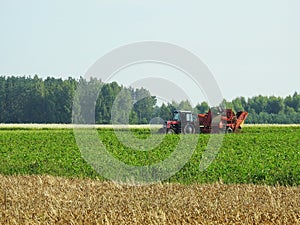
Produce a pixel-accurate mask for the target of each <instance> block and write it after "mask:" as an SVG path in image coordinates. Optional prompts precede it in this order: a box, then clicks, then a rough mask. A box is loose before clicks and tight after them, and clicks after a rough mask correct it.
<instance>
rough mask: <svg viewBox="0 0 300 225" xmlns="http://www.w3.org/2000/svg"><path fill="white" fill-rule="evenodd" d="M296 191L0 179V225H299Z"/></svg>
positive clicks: (298, 192) (40, 178)
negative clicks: (134, 185)
mask: <svg viewBox="0 0 300 225" xmlns="http://www.w3.org/2000/svg"><path fill="white" fill-rule="evenodd" d="M299 199H300V187H279V186H278V187H269V186H255V185H224V184H220V183H218V184H211V185H191V186H184V185H178V184H163V185H162V184H156V185H152V186H140V187H133V186H120V185H117V184H113V183H110V182H98V181H93V180H80V179H65V178H55V177H51V176H2V175H0V212H1V213H0V224H300V201H299Z"/></svg>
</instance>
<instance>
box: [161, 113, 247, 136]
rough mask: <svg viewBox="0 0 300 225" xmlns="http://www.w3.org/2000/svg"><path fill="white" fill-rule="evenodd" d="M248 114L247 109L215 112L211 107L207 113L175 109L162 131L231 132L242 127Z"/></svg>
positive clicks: (190, 132)
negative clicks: (236, 111) (235, 111)
mask: <svg viewBox="0 0 300 225" xmlns="http://www.w3.org/2000/svg"><path fill="white" fill-rule="evenodd" d="M247 115H248V112H246V111H240V112H238V113H237V114H235V113H234V112H233V110H232V109H226V110H224V111H221V112H218V113H213V112H212V110H211V109H210V110H209V111H208V112H207V113H205V114H193V113H192V112H191V111H181V110H174V111H173V112H172V118H171V119H170V120H168V121H166V122H165V124H164V126H163V128H161V129H160V132H161V133H167V134H181V133H182V134H195V133H196V134H198V133H221V132H226V133H231V132H236V131H237V130H238V129H241V127H242V125H243V124H244V122H245V120H246V118H247Z"/></svg>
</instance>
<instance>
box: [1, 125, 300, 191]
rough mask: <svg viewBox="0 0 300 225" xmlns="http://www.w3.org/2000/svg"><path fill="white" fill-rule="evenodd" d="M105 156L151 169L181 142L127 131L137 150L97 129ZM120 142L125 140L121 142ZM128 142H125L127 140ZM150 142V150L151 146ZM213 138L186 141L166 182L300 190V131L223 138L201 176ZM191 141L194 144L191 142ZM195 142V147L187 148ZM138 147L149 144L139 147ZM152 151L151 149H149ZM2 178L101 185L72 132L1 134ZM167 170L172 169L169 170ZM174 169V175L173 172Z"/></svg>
mask: <svg viewBox="0 0 300 225" xmlns="http://www.w3.org/2000/svg"><path fill="white" fill-rule="evenodd" d="M97 131H98V135H99V139H100V140H102V142H103V144H104V146H105V148H106V150H107V152H109V154H110V155H111V156H112V157H113V158H115V159H117V161H120V162H124V163H125V164H128V165H132V166H135V167H141V166H149V165H153V164H157V163H159V162H162V161H163V160H165V159H167V158H168V157H170V156H171V155H172V154H173V153H174V151H175V149H176V148H177V147H178V145H179V142H180V140H181V138H182V137H183V136H181V135H167V136H161V135H158V134H151V132H150V131H149V130H147V129H131V130H130V131H131V132H128V130H127V131H126V130H124V132H123V133H122V132H121V134H124V135H125V139H126V135H128V134H130V135H131V136H132V135H133V136H134V137H135V138H136V142H134V143H133V142H132V144H133V145H134V146H130V145H126V144H124V142H121V141H120V140H119V139H120V137H121V136H122V135H120V133H119V134H118V133H115V131H114V130H113V129H98V130H97ZM121 138H122V137H121ZM123 138H124V137H123ZM150 138H151V141H152V142H153V143H152V144H151V143H150V144H149V143H147V140H149V139H150ZM210 138H211V136H210V135H186V137H185V139H186V140H187V142H186V143H185V145H184V146H181V152H182V154H181V153H180V154H178V153H177V155H176V157H177V158H178V160H185V157H187V155H186V154H185V152H186V150H187V149H189V148H193V147H195V151H194V152H192V154H191V157H190V159H189V160H188V161H187V162H186V163H185V165H184V166H183V168H181V169H180V168H178V170H179V169H180V170H179V171H178V172H177V173H175V174H174V175H173V176H171V177H170V178H168V179H167V181H170V182H179V183H184V184H191V183H211V182H216V181H220V180H222V182H224V183H254V184H270V185H275V184H280V185H299V184H300V164H299V163H300V149H299V146H300V127H297V126H287V127H266V126H259V127H258V126H255V127H245V128H244V129H243V130H242V132H240V133H237V134H228V135H225V136H224V139H223V142H222V146H221V148H220V149H219V151H218V152H217V154H216V158H215V159H214V160H213V161H212V163H211V164H210V165H209V166H208V167H207V169H206V170H204V171H202V170H200V168H199V165H200V162H201V159H202V157H203V153H204V152H205V151H206V148H207V143H208V142H209V140H210ZM189 139H190V140H191V141H190V142H189ZM195 139H196V142H195V143H196V144H195V146H192V144H191V146H190V145H189V143H192V142H193V141H195ZM138 143H147V144H140V146H139V145H138ZM152 145H153V146H154V148H153V149H151V148H149V146H150V147H151V146H152ZM0 161H1V162H2V164H1V166H0V173H1V174H5V175H11V174H50V175H54V176H64V177H89V178H96V179H100V180H103V179H104V178H103V177H102V176H101V174H98V173H97V172H96V171H95V170H94V169H93V168H92V166H90V165H89V164H88V163H87V162H86V161H85V159H84V158H83V157H82V155H81V152H80V150H79V148H78V146H77V144H76V140H75V136H74V132H73V130H72V129H18V128H15V129H7V128H6V129H1V130H0ZM168 169H169V168H168ZM170 169H174V168H171V167H170Z"/></svg>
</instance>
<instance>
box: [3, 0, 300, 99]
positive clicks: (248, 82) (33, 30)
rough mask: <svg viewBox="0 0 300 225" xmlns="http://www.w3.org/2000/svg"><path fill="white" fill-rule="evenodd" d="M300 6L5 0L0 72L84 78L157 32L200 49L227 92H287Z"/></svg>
mask: <svg viewBox="0 0 300 225" xmlns="http://www.w3.org/2000/svg"><path fill="white" fill-rule="evenodd" d="M299 11H300V2H299V1H298V0H290V1H288V0H260V1H259V0H253V1H241V0H227V1H221V0H218V1H217V0H212V1H207V0H206V1H199V0H191V1H179V0H178V1H176V0H172V1H158V0H152V1H141V0H128V1H116V0H105V1H101V0H88V1H71V0H26V1H22V0H19V1H16V0H10V1H4V0H0V29H1V35H0V75H5V76H8V75H34V74H38V75H39V76H41V77H47V76H54V77H68V76H72V77H75V78H78V77H79V76H81V75H84V74H85V72H86V71H87V69H88V68H89V67H90V66H91V65H92V64H93V63H94V62H95V61H96V60H97V59H98V58H100V57H101V56H103V55H104V54H106V53H108V52H109V51H111V50H112V49H114V48H116V47H118V46H122V45H125V44H128V43H132V42H137V41H143V40H157V41H164V42H169V43H173V44H176V45H179V46H181V47H183V48H186V49H188V50H189V51H191V52H193V53H195V54H196V55H197V56H198V57H199V58H200V59H201V60H202V61H203V62H204V63H205V64H206V65H207V66H208V67H209V68H210V70H211V71H212V73H213V74H214V76H215V79H216V80H217V82H218V85H219V87H220V89H221V91H222V93H223V96H224V97H225V98H227V99H232V98H234V97H237V96H246V97H250V96H254V95H258V94H263V95H278V96H286V95H289V94H293V93H294V92H295V91H298V92H300V63H299V60H300V28H299V27H300V26H299V22H300V13H299ZM159 70H160V69H159V68H157V71H156V73H159ZM133 71H134V70H132V71H131V72H132V73H133ZM164 72H165V71H164ZM164 72H162V73H164ZM133 76H137V77H138V76H139V75H138V74H133ZM174 76H175V77H176V75H174ZM197 91H198V90H196V89H193V92H194V94H195V95H197V94H198V93H197Z"/></svg>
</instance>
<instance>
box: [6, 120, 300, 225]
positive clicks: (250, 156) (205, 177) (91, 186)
mask: <svg viewBox="0 0 300 225" xmlns="http://www.w3.org/2000/svg"><path fill="white" fill-rule="evenodd" d="M132 132H133V133H134V134H135V135H136V137H138V138H139V139H141V140H143V139H146V138H147V137H149V135H150V133H149V130H148V129H141V128H133V129H132ZM98 133H99V138H100V139H101V140H102V141H103V143H104V144H105V146H106V148H107V150H108V151H109V152H110V154H112V155H113V156H114V157H115V158H117V159H119V160H121V161H123V162H125V163H127V164H132V165H135V166H141V165H148V164H153V163H156V162H159V161H161V160H162V159H164V158H166V157H168V156H169V155H170V154H171V153H172V151H173V149H174V147H176V145H177V143H178V141H179V136H177V135H169V136H166V137H165V138H164V139H163V141H162V143H161V144H160V145H159V146H158V147H157V148H155V149H154V150H152V151H138V152H137V151H133V150H131V149H130V148H128V147H126V146H124V145H123V144H122V143H120V142H119V141H118V139H117V137H116V135H115V134H114V132H113V130H112V129H111V128H105V129H104V128H99V129H98ZM155 137H156V136H155V135H154V138H155ZM209 137H210V136H209V135H200V136H199V139H198V142H197V147H196V150H195V152H194V153H193V155H192V157H191V159H190V160H189V161H188V163H186V165H185V166H184V167H183V168H182V169H181V170H180V171H179V172H177V173H176V174H175V175H173V176H171V177H170V178H169V179H167V180H166V181H164V182H162V183H159V184H153V185H147V186H123V185H120V184H116V183H113V182H110V181H107V180H106V179H105V178H103V177H102V176H101V175H99V174H98V173H97V172H95V171H94V169H93V168H92V167H91V166H90V165H88V164H87V163H86V162H85V160H84V159H83V158H82V157H81V154H80V151H79V149H78V147H77V145H76V142H75V137H74V133H73V130H72V129H70V128H46V127H42V128H32V127H30V128H28V127H27V128H20V127H2V128H1V129H0V161H1V162H2V164H1V167H0V174H2V175H1V177H0V180H1V181H0V186H1V189H0V205H1V207H2V208H0V210H1V213H0V223H1V224H26V223H28V224H37V223H40V224H66V223H69V224H97V223H99V224H131V223H133V224H141V223H147V224H176V223H177V224H183V223H190V224H196V223H199V224H233V223H236V224H300V201H299V199H300V188H299V185H300V149H299V146H300V127H299V126H246V127H245V128H244V129H243V130H242V132H240V133H238V134H228V135H225V137H224V140H223V144H222V147H221V149H220V151H219V152H218V154H217V157H216V159H215V160H214V161H213V162H212V164H211V165H210V166H209V167H208V169H207V170H205V171H203V172H202V171H200V170H199V162H200V160H201V157H202V154H203V152H204V151H205V146H206V144H207V142H208V140H209ZM157 138H159V137H157Z"/></svg>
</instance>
